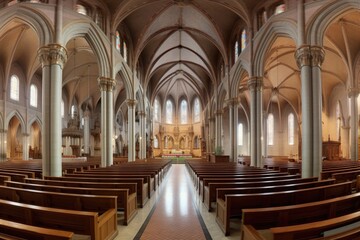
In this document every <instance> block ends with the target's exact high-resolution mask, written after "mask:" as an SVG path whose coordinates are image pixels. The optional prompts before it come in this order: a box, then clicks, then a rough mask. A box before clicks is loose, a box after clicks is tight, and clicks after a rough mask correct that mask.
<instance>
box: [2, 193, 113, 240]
mask: <svg viewBox="0 0 360 240" xmlns="http://www.w3.org/2000/svg"><path fill="white" fill-rule="evenodd" d="M110 216H111V217H110ZM0 218H1V219H5V220H10V221H14V222H19V223H24V224H29V225H33V226H41V227H45V228H53V229H60V230H65V231H70V232H74V233H76V234H82V235H89V236H91V239H92V240H110V239H114V238H115V237H116V235H117V234H118V230H117V226H116V209H109V210H108V211H107V212H105V213H103V214H102V215H101V216H100V215H99V213H98V212H86V211H77V210H66V209H58V208H49V207H42V206H36V205H31V204H24V203H18V202H13V201H8V200H3V199H0Z"/></svg>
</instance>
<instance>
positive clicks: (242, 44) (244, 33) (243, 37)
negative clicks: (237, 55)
mask: <svg viewBox="0 0 360 240" xmlns="http://www.w3.org/2000/svg"><path fill="white" fill-rule="evenodd" d="M246 38H247V36H246V30H245V29H244V30H243V31H242V32H241V51H243V50H244V49H245V47H246Z"/></svg>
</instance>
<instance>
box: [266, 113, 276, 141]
mask: <svg viewBox="0 0 360 240" xmlns="http://www.w3.org/2000/svg"><path fill="white" fill-rule="evenodd" d="M267 144H268V145H274V115H273V114H272V113H270V114H269V116H268V118H267Z"/></svg>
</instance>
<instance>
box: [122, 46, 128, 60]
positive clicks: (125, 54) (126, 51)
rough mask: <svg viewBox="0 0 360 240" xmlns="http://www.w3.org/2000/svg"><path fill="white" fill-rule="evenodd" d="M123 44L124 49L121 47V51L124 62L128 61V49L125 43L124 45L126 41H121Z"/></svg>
mask: <svg viewBox="0 0 360 240" xmlns="http://www.w3.org/2000/svg"><path fill="white" fill-rule="evenodd" d="M123 46H124V49H123V51H124V56H123V57H124V60H125V62H127V61H128V49H127V45H126V42H125V41H124V43H123Z"/></svg>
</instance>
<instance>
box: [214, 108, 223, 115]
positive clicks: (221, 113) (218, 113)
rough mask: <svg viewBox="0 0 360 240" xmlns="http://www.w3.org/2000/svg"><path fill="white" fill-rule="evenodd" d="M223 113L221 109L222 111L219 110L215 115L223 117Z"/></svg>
mask: <svg viewBox="0 0 360 240" xmlns="http://www.w3.org/2000/svg"><path fill="white" fill-rule="evenodd" d="M223 113H224V111H223V110H221V109H220V110H217V111H216V112H215V113H214V114H215V115H216V116H222V115H223Z"/></svg>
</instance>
